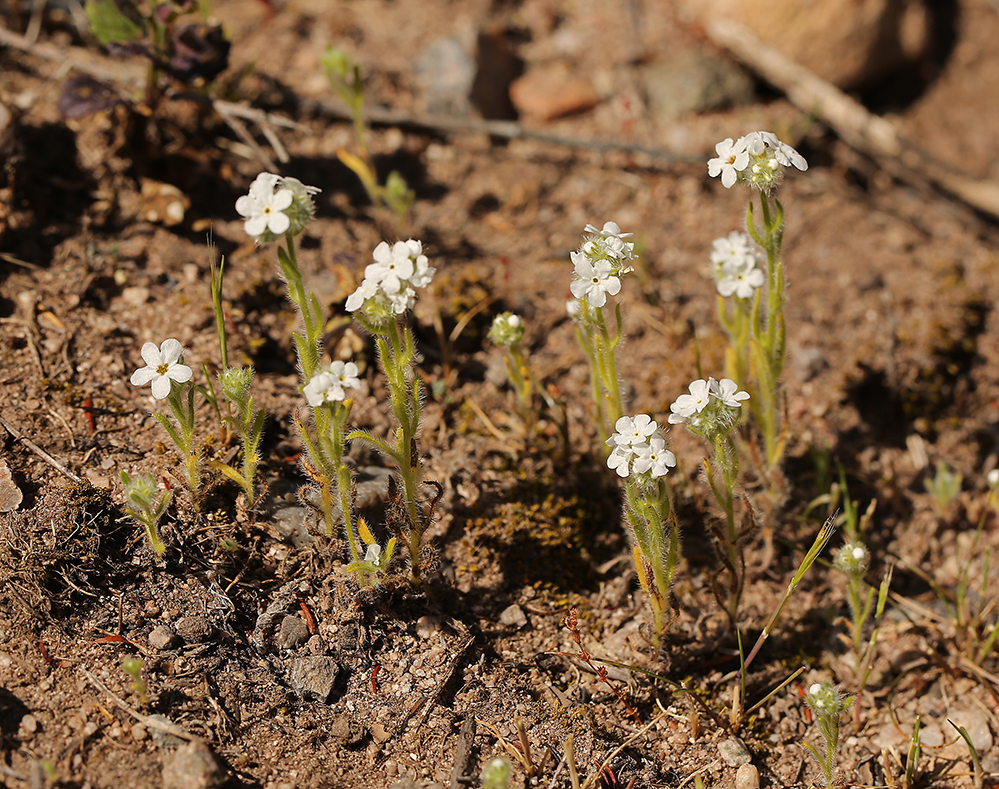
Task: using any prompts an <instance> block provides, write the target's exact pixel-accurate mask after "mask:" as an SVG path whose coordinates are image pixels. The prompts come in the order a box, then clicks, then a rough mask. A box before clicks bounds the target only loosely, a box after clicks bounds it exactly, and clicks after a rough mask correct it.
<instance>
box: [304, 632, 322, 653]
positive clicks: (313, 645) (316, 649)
mask: <svg viewBox="0 0 999 789" xmlns="http://www.w3.org/2000/svg"><path fill="white" fill-rule="evenodd" d="M305 648H306V649H308V650H309V652H311V653H312V654H313V655H321V654H323V653H324V652H325V651H326V641H325V640H324V639H323V637H322V636H321V635H319V634H316V635H314V636H312V638H310V639H309V642H308V643H307V644H306V645H305Z"/></svg>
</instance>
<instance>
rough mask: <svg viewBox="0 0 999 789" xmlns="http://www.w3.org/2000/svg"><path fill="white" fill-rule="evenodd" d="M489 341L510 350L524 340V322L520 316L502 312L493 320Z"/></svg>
mask: <svg viewBox="0 0 999 789" xmlns="http://www.w3.org/2000/svg"><path fill="white" fill-rule="evenodd" d="M489 339H490V340H492V341H493V342H494V343H496V344H497V345H500V346H502V347H504V348H509V347H510V346H511V345H516V344H517V343H519V342H520V341H521V340H522V339H524V322H523V321H522V320H521V319H520V316H519V315H515V314H514V313H512V312H501V313H500V314H499V315H497V316H496V317H495V318H493V325H492V326H491V327H490V329H489Z"/></svg>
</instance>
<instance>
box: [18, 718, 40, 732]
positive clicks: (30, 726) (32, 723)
mask: <svg viewBox="0 0 999 789" xmlns="http://www.w3.org/2000/svg"><path fill="white" fill-rule="evenodd" d="M21 731H23V732H25V733H26V734H34V733H35V732H36V731H38V718H36V717H35V716H34V715H25V716H24V717H23V718H21Z"/></svg>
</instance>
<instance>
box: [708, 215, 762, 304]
mask: <svg viewBox="0 0 999 789" xmlns="http://www.w3.org/2000/svg"><path fill="white" fill-rule="evenodd" d="M711 247H712V249H711V274H712V276H713V277H714V280H715V284H716V285H717V287H718V293H719V294H720V295H722V296H724V297H725V298H728V297H729V296H731V295H733V294H735V296H736V297H738V298H740V299H748V298H750V297H751V296H752V295H753V294H754V293H755V292H756V291H757V289H759V288H761V287H763V283H764V282H765V281H766V274H764V272H763V270H762V269H760V268H757V266H756V264H757V263H758V262H759V260H760V253H761V251H762V250H760V248H759V247H757V246H756V245H755V244H754V243H753V241H752V239H751V238H750V237H749V236H748V235H747V234H746V233H740V232H739V231H734V232H732V233H729V234H728V236H726V237H724V238H716V239H715V240H714V241H713V242H712V244H711Z"/></svg>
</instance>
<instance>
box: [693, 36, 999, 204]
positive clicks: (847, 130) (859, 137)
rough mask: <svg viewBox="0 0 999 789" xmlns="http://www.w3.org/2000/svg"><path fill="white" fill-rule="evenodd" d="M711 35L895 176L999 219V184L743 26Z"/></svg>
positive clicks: (804, 110) (795, 102)
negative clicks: (905, 134)
mask: <svg viewBox="0 0 999 789" xmlns="http://www.w3.org/2000/svg"><path fill="white" fill-rule="evenodd" d="M707 34H708V36H709V38H710V39H711V40H712V41H713V42H714V43H715V44H716V45H717V46H719V47H721V48H723V49H727V50H728V51H729V52H731V53H732V54H733V55H734V56H735V57H736V58H737V59H738V60H740V61H742V62H743V63H744V64H745V65H746V66H748V67H749V68H750V69H752V70H753V71H755V72H756V73H757V74H759V75H760V76H761V77H763V79H765V80H766V81H767V82H769V83H770V84H771V85H773V86H774V87H776V88H779V89H780V90H781V91H783V92H784V93H785V94H786V95H787V97H788V99H790V100H791V101H792V102H793V103H794V104H795V105H796V106H797V107H798V108H799V109H801V110H802V111H803V112H808V113H814V114H815V115H816V116H817V117H819V118H820V119H821V120H822V121H823V122H824V123H825V124H826V125H828V126H829V127H830V128H831V129H833V130H834V131H835V132H836V133H837V134H838V135H839V136H840V137H841V138H842V139H843V140H844V142H846V143H847V144H848V145H850V146H851V147H853V148H856V149H857V150H858V151H860V152H861V153H863V154H866V155H867V156H870V157H871V158H873V159H875V160H876V161H877V162H878V163H879V164H880V165H881V166H882V167H883V168H884V169H885V170H887V171H888V172H889V173H891V175H893V176H894V177H896V178H899V179H900V180H904V181H908V182H909V183H926V182H929V183H931V184H933V185H934V186H936V187H937V188H938V189H941V190H942V191H944V192H946V193H948V194H949V195H951V196H952V197H956V198H957V199H958V200H961V201H962V202H964V203H966V204H967V205H969V206H971V207H972V208H975V209H977V210H978V211H981V212H983V213H986V214H989V215H991V216H993V217H996V218H999V183H995V182H992V181H979V180H977V179H974V178H971V177H970V176H967V175H962V174H961V173H958V172H955V171H954V169H953V168H952V167H950V166H949V165H944V164H941V163H940V162H938V161H935V160H934V159H931V158H930V157H929V156H928V155H927V154H926V153H925V152H924V151H922V150H920V149H919V148H918V147H917V146H915V145H913V144H912V143H910V142H908V141H907V140H905V139H903V138H902V136H901V135H900V134H899V132H898V129H897V128H896V127H895V125H894V124H893V123H892V122H891V121H889V120H887V119H885V118H882V117H879V116H877V115H874V114H873V113H871V112H869V111H868V110H867V109H866V108H865V107H863V106H862V105H861V104H860V103H859V102H857V101H855V100H854V99H852V98H850V97H849V96H847V95H846V94H845V93H843V91H841V90H840V89H839V88H837V87H835V86H834V85H831V84H829V83H828V82H826V81H825V80H822V79H820V78H819V77H817V76H815V75H814V74H813V73H812V72H811V71H809V70H808V69H806V68H804V67H803V66H800V65H798V64H797V63H794V62H793V61H791V60H789V59H788V58H786V57H785V56H784V55H782V54H781V53H780V52H778V51H777V50H775V49H773V48H772V47H769V46H767V45H766V44H764V43H763V42H762V41H760V40H759V39H758V38H757V37H756V36H755V35H754V34H753V32H752V31H751V30H749V29H748V28H747V27H745V26H743V25H741V24H739V23H738V22H733V21H732V20H729V19H716V20H713V21H711V22H710V23H708V25H707Z"/></svg>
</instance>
